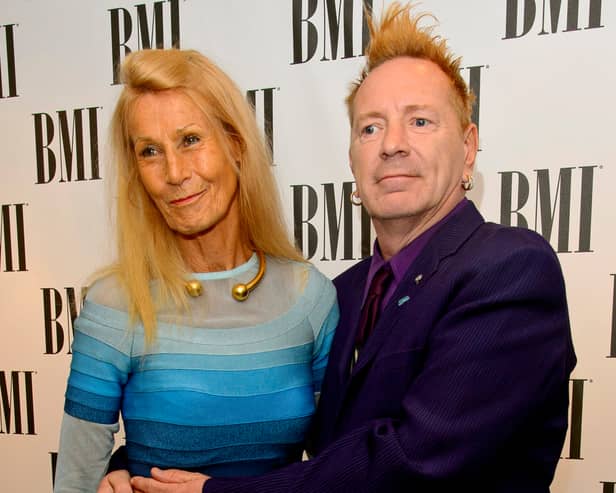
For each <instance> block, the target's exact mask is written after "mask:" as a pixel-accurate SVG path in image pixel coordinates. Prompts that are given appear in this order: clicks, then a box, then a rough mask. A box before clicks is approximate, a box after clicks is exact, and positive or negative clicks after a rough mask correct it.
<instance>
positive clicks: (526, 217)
mask: <svg viewBox="0 0 616 493" xmlns="http://www.w3.org/2000/svg"><path fill="white" fill-rule="evenodd" d="M597 167H598V166H596V165H590V166H578V167H569V168H561V169H560V170H553V169H552V170H550V169H536V170H534V175H530V176H528V175H526V174H524V173H522V172H520V171H502V172H500V173H499V174H500V175H501V206H500V223H501V224H504V225H506V226H511V225H514V226H520V227H523V228H529V227H530V228H531V229H534V230H535V231H537V232H538V233H540V234H541V235H542V236H543V237H544V238H545V239H546V240H547V241H550V242H551V241H552V240H553V239H554V237H555V239H556V244H557V246H556V247H555V250H556V251H557V252H558V253H571V252H572V250H571V248H572V245H571V243H572V242H575V243H576V244H575V245H574V246H573V248H575V252H576V253H579V252H591V251H592V249H591V244H590V243H591V232H592V199H593V182H594V174H595V169H596V168H597ZM556 173H558V176H554V175H555V174H556ZM531 182H534V201H533V200H529V199H530V195H531V186H530V184H531ZM573 199H575V200H573ZM514 218H515V221H514ZM556 223H557V224H558V228H555V227H554V226H555V225H556ZM572 224H573V225H574V226H575V225H577V228H575V229H574V228H573V227H572ZM572 237H573V238H572Z"/></svg>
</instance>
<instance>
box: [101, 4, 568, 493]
mask: <svg viewBox="0 0 616 493" xmlns="http://www.w3.org/2000/svg"><path fill="white" fill-rule="evenodd" d="M423 21H425V16H413V15H412V12H411V8H410V7H409V6H401V5H400V4H397V3H394V4H392V5H391V6H390V7H389V8H387V9H386V11H385V12H384V14H383V16H382V18H381V21H380V23H378V25H377V24H376V23H375V22H374V21H372V20H371V21H370V22H369V25H370V32H371V42H370V45H369V48H368V50H367V55H366V66H365V69H364V70H363V72H362V74H361V76H360V78H359V80H358V81H357V82H356V83H355V84H354V85H353V87H352V90H351V92H350V95H349V97H348V99H347V105H348V112H349V117H350V123H351V143H350V153H349V154H350V162H351V169H352V172H353V175H354V176H355V180H356V183H357V190H356V191H355V192H354V193H353V197H352V200H353V202H354V203H362V204H363V206H364V207H365V208H366V210H367V211H368V213H369V214H370V216H371V218H372V221H373V225H374V228H375V231H376V235H377V240H376V242H375V247H374V254H373V256H372V257H370V258H368V259H365V260H364V261H362V262H360V263H358V264H357V265H355V266H354V267H352V268H350V269H349V270H347V271H346V272H344V273H343V274H341V275H340V276H339V277H338V278H337V279H336V280H335V284H336V288H337V291H338V298H339V303H340V310H341V319H340V324H339V327H338V330H337V333H336V336H335V339H334V342H333V346H332V350H331V353H330V364H329V367H328V370H327V373H326V376H325V381H324V384H323V388H322V394H321V401H320V403H319V408H318V411H317V415H316V417H315V420H314V426H313V432H312V434H311V442H310V446H309V451H310V452H311V453H312V454H313V456H312V458H310V459H309V460H307V461H304V462H301V463H296V464H292V465H290V466H287V467H284V468H282V469H280V470H278V471H275V472H272V473H270V474H267V475H264V476H259V477H253V478H244V479H239V478H236V479H227V478H208V477H206V476H203V475H200V474H195V473H188V472H184V471H176V470H171V471H160V470H156V469H155V470H153V477H154V479H146V478H133V479H132V485H133V487H134V488H136V490H137V491H147V492H188V491H193V492H200V491H201V490H202V489H203V491H204V492H206V493H218V492H264V493H265V492H267V493H272V492H283V491H285V492H286V491H292V492H315V493H316V492H334V491H339V492H354V493H359V492H398V491H400V492H411V493H412V492H422V493H423V492H430V493H434V492H450V493H451V492H454V491H472V492H474V493H477V492H490V493H547V492H549V487H550V483H551V481H552V478H553V475H554V470H555V467H556V463H557V461H558V458H559V455H560V452H561V448H562V446H563V441H564V439H565V434H566V430H567V408H568V381H569V375H570V373H571V371H572V369H573V367H574V366H575V362H576V358H575V353H574V350H573V345H572V341H571V333H570V327H569V318H568V311H567V302H566V296H565V286H564V281H563V276H562V273H561V269H560V265H559V262H558V259H557V257H556V255H555V253H554V251H553V250H552V248H551V247H550V246H549V244H548V243H546V242H545V241H544V240H543V239H542V238H541V237H540V236H539V235H537V234H535V233H534V232H532V231H529V230H526V229H519V228H510V227H503V226H500V225H496V224H492V223H486V222H485V221H484V219H483V218H482V216H481V215H480V213H479V212H478V211H477V209H476V208H475V206H474V205H473V203H472V202H471V201H470V200H468V199H467V198H466V197H465V194H466V192H467V191H468V190H470V189H471V188H472V186H473V179H472V176H473V169H474V165H475V157H476V154H477V147H478V135H477V127H476V126H475V124H473V123H472V122H471V119H470V115H471V105H472V94H471V93H470V92H469V90H468V88H467V86H466V84H465V82H464V80H463V79H462V78H461V76H460V70H459V59H456V58H454V57H453V55H452V54H451V52H450V51H449V49H448V47H447V46H446V43H445V41H444V40H443V39H442V38H441V37H439V36H438V35H435V34H433V31H432V29H431V28H426V27H421V26H420V22H423ZM382 272H384V273H385V274H384V275H381V273H382ZM381 278H385V279H386V281H384V283H385V284H384V287H382V288H381V294H380V298H378V297H377V298H376V301H374V302H373V297H372V295H373V291H374V290H373V289H372V288H371V286H372V285H373V284H375V283H376V282H378V281H376V280H380V279H381ZM369 311H370V313H371V315H370V316H369V317H368V318H371V320H372V324H370V323H368V322H366V321H364V320H363V318H365V317H363V315H364V313H363V312H369ZM362 317H363V318H362ZM360 318H362V319H361V320H360ZM374 319H376V321H374ZM99 491H103V489H101V490H99ZM105 491H111V489H109V490H105ZM115 491H116V492H119V491H121V490H119V489H117V490H115ZM127 491H128V490H127Z"/></svg>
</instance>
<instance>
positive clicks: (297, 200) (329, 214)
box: [291, 182, 372, 261]
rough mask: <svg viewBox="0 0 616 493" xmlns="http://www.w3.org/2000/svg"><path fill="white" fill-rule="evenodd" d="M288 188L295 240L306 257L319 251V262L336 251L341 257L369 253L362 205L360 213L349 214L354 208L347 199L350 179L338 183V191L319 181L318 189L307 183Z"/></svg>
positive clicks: (367, 219)
mask: <svg viewBox="0 0 616 493" xmlns="http://www.w3.org/2000/svg"><path fill="white" fill-rule="evenodd" d="M291 188H292V189H293V226H294V228H293V231H294V236H295V242H296V244H297V246H298V248H299V249H300V250H301V251H302V253H303V255H304V256H305V257H306V258H307V259H311V258H313V257H314V256H315V255H316V254H317V253H318V252H319V251H320V260H322V261H327V260H336V258H338V257H339V255H340V253H342V257H341V260H355V259H357V258H364V257H367V256H369V255H370V249H371V241H372V239H371V225H370V216H369V215H368V213H367V212H366V210H365V209H364V208H363V207H362V208H361V214H358V215H355V214H354V213H353V212H354V209H355V208H354V207H353V206H352V205H351V201H350V200H349V197H350V195H351V191H352V190H353V182H344V183H342V189H341V190H340V193H339V194H337V193H336V186H335V184H334V183H323V184H322V185H321V189H320V190H317V189H316V188H314V187H312V186H310V185H291ZM356 239H359V244H358V245H357V241H356ZM357 246H358V247H359V248H356V247H357Z"/></svg>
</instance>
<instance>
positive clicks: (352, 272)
mask: <svg viewBox="0 0 616 493" xmlns="http://www.w3.org/2000/svg"><path fill="white" fill-rule="evenodd" d="M371 261H372V257H371V256H370V257H366V258H365V259H363V260H360V261H359V262H357V263H356V264H355V265H353V266H351V267H349V268H348V269H346V270H345V271H343V272H342V273H340V274H338V275H337V276H336V277H335V278H334V285H335V286H336V289H340V288H341V287H347V286H349V285H353V284H356V283H357V282H358V281H363V280H365V278H366V276H367V275H368V269H369V268H370V262H371ZM361 285H362V286H363V282H361Z"/></svg>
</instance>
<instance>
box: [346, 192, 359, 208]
mask: <svg viewBox="0 0 616 493" xmlns="http://www.w3.org/2000/svg"><path fill="white" fill-rule="evenodd" d="M349 199H350V200H351V204H353V205H356V206H358V207H359V206H360V205H361V197H360V196H359V194H358V193H357V190H353V191H352V192H351V195H350V196H349Z"/></svg>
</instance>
